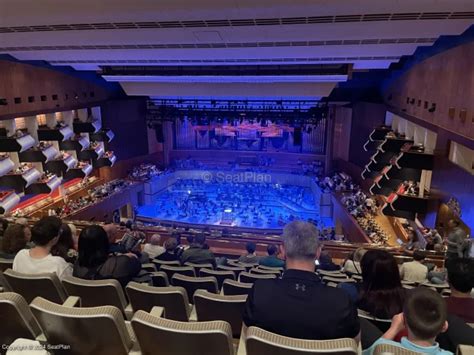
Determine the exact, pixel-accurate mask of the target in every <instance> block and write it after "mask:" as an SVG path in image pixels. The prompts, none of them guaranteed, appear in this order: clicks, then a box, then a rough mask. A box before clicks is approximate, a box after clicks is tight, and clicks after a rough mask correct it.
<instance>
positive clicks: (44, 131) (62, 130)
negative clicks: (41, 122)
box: [38, 126, 74, 142]
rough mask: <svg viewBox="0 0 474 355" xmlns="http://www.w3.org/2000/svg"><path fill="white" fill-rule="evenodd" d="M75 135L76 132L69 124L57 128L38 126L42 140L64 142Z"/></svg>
mask: <svg viewBox="0 0 474 355" xmlns="http://www.w3.org/2000/svg"><path fill="white" fill-rule="evenodd" d="M73 135H74V132H73V131H72V129H71V127H69V126H62V127H57V128H49V127H46V126H41V127H39V128H38V140H40V141H57V142H62V141H65V140H68V139H70V138H71V137H72V136H73Z"/></svg>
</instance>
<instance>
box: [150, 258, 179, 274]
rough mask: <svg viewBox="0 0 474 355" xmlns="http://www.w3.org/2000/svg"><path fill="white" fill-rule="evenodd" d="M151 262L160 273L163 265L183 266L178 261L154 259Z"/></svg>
mask: <svg viewBox="0 0 474 355" xmlns="http://www.w3.org/2000/svg"><path fill="white" fill-rule="evenodd" d="M151 262H152V263H153V264H154V265H155V267H156V271H160V268H161V266H162V265H174V266H181V263H180V262H179V261H178V260H173V261H165V260H158V259H153V260H152V261H151Z"/></svg>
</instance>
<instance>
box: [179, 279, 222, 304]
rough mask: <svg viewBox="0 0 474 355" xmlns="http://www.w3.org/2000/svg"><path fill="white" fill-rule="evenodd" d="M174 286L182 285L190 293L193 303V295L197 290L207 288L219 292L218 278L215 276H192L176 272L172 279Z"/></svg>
mask: <svg viewBox="0 0 474 355" xmlns="http://www.w3.org/2000/svg"><path fill="white" fill-rule="evenodd" d="M171 284H172V285H173V286H181V287H183V288H184V289H185V290H186V292H187V293H188V297H189V300H190V301H191V303H193V296H194V292H196V290H206V291H209V292H212V293H218V292H219V289H218V287H217V279H216V278H215V277H214V276H207V277H190V276H186V275H180V274H174V275H173V278H172V279H171Z"/></svg>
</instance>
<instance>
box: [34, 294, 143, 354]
mask: <svg viewBox="0 0 474 355" xmlns="http://www.w3.org/2000/svg"><path fill="white" fill-rule="evenodd" d="M30 308H31V311H32V312H33V314H34V315H35V317H36V319H37V320H38V323H39V324H40V326H41V329H42V330H43V334H44V336H45V337H46V340H47V343H48V344H53V345H55V344H63V345H65V346H67V347H68V349H67V353H68V354H73V355H76V354H77V355H79V354H94V355H102V354H103V355H110V354H117V355H119V354H124V355H125V354H128V353H129V352H130V350H132V348H133V345H134V342H135V337H134V336H133V333H132V332H131V329H130V330H129V329H127V326H126V325H125V321H124V319H123V316H122V313H121V312H120V310H119V309H118V308H116V307H113V306H102V307H92V308H76V307H74V308H73V307H64V306H62V305H58V304H55V303H52V302H50V301H48V300H46V299H44V298H42V297H37V298H35V299H34V300H33V302H32V303H31V305H30Z"/></svg>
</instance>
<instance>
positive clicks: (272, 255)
mask: <svg viewBox="0 0 474 355" xmlns="http://www.w3.org/2000/svg"><path fill="white" fill-rule="evenodd" d="M277 253H278V247H277V246H276V245H274V244H269V245H268V246H267V254H268V256H265V257H263V258H261V259H260V261H259V262H258V264H259V265H263V266H268V267H285V261H284V260H281V259H278V257H277Z"/></svg>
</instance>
